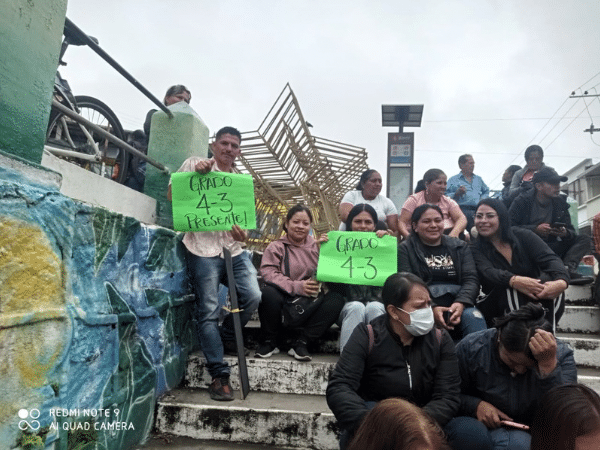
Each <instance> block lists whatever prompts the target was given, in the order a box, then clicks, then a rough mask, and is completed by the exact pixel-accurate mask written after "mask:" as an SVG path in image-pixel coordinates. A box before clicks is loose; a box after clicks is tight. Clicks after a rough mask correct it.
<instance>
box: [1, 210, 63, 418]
mask: <svg viewBox="0 0 600 450" xmlns="http://www.w3.org/2000/svg"><path fill="white" fill-rule="evenodd" d="M63 277H64V270H63V264H62V262H61V260H60V259H59V257H58V256H57V255H56V253H55V252H54V250H53V249H52V246H51V245H50V241H49V240H48V238H47V236H46V234H45V233H44V231H43V230H42V229H40V228H39V227H37V226H35V225H32V224H29V223H27V222H24V221H19V220H16V219H14V218H8V217H5V216H0V342H1V343H2V344H0V374H9V373H10V374H11V376H10V377H7V378H5V377H3V379H4V380H9V382H8V383H5V384H3V385H2V386H0V394H1V395H0V410H3V411H7V412H8V413H9V418H12V417H14V414H16V410H17V409H18V408H22V407H24V406H25V405H27V404H29V402H30V401H32V402H38V404H39V400H40V399H36V398H35V397H36V395H38V394H36V393H35V390H36V388H41V387H42V386H44V385H47V384H49V383H50V380H48V379H47V375H48V372H49V371H51V370H52V369H53V368H54V367H55V366H56V365H57V363H58V362H59V360H60V356H61V355H62V353H63V351H64V348H65V345H66V344H67V342H68V341H69V339H70V333H71V331H70V328H71V324H70V320H69V318H68V314H67V310H66V297H65V294H64V290H63ZM17 325H18V326H17ZM33 404H36V403H33ZM13 411H14V414H13Z"/></svg>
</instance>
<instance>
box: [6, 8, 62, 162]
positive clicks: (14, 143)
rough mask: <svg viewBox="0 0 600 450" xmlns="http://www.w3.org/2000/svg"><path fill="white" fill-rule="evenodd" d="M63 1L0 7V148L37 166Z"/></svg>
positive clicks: (52, 82) (46, 116)
mask: <svg viewBox="0 0 600 450" xmlns="http://www.w3.org/2000/svg"><path fill="white" fill-rule="evenodd" d="M66 11H67V0H7V1H3V2H1V3H0V150H4V151H6V152H8V153H12V154H13V155H17V156H20V157H22V158H24V159H27V160H29V161H32V162H35V163H39V162H40V161H41V160H42V149H43V145H44V139H45V132H46V125H47V123H48V116H49V114H50V103H51V99H52V87H53V85H54V74H55V73H56V67H57V62H58V54H59V51H60V42H61V36H62V31H63V27H64V22H65V14H66Z"/></svg>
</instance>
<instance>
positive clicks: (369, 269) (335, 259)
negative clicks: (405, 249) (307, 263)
mask: <svg viewBox="0 0 600 450" xmlns="http://www.w3.org/2000/svg"><path fill="white" fill-rule="evenodd" d="M327 236H328V237H329V240H328V241H327V242H325V243H323V244H321V250H320V252H319V264H318V266H317V280H318V281H331V282H335V283H346V284H362V285H368V286H383V283H384V282H385V280H386V279H387V278H388V277H389V276H390V275H392V274H394V273H396V272H398V250H397V248H398V241H397V239H396V238H395V237H392V236H383V237H381V238H378V237H377V235H376V234H375V233H369V232H358V231H330V232H329V233H327Z"/></svg>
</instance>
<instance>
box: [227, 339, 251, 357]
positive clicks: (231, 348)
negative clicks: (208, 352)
mask: <svg viewBox="0 0 600 450" xmlns="http://www.w3.org/2000/svg"><path fill="white" fill-rule="evenodd" d="M223 351H224V352H225V354H226V355H230V356H237V354H238V352H237V345H236V343H235V341H223ZM249 354H250V350H248V349H247V348H246V347H244V355H245V356H248V355H249Z"/></svg>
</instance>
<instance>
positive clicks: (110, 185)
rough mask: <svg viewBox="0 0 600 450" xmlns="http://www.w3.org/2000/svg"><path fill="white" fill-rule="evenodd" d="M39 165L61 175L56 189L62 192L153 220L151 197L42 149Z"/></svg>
mask: <svg viewBox="0 0 600 450" xmlns="http://www.w3.org/2000/svg"><path fill="white" fill-rule="evenodd" d="M42 165H43V166H45V167H48V168H50V169H52V170H54V171H56V172H58V173H60V174H61V175H62V177H63V179H62V185H61V187H60V192H61V193H62V194H63V195H66V196H67V197H71V198H73V199H75V200H80V201H82V202H86V203H89V204H91V205H93V206H100V207H102V208H106V209H108V210H110V211H114V212H117V213H119V214H123V215H124V216H128V217H133V218H135V219H137V220H139V221H140V222H143V223H146V224H155V223H156V200H155V199H153V198H151V197H148V196H147V195H144V194H142V193H140V192H137V191H134V190H133V189H130V188H128V187H127V186H123V185H122V184H119V183H115V182H114V181H112V180H109V179H108V178H104V177H101V176H100V175H96V174H95V173H92V172H90V171H87V170H85V169H83V168H81V167H79V166H77V165H75V164H71V163H69V162H67V161H65V160H64V159H60V158H57V157H56V156H54V155H52V154H50V153H48V152H46V151H45V152H44V154H43V156H42Z"/></svg>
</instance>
